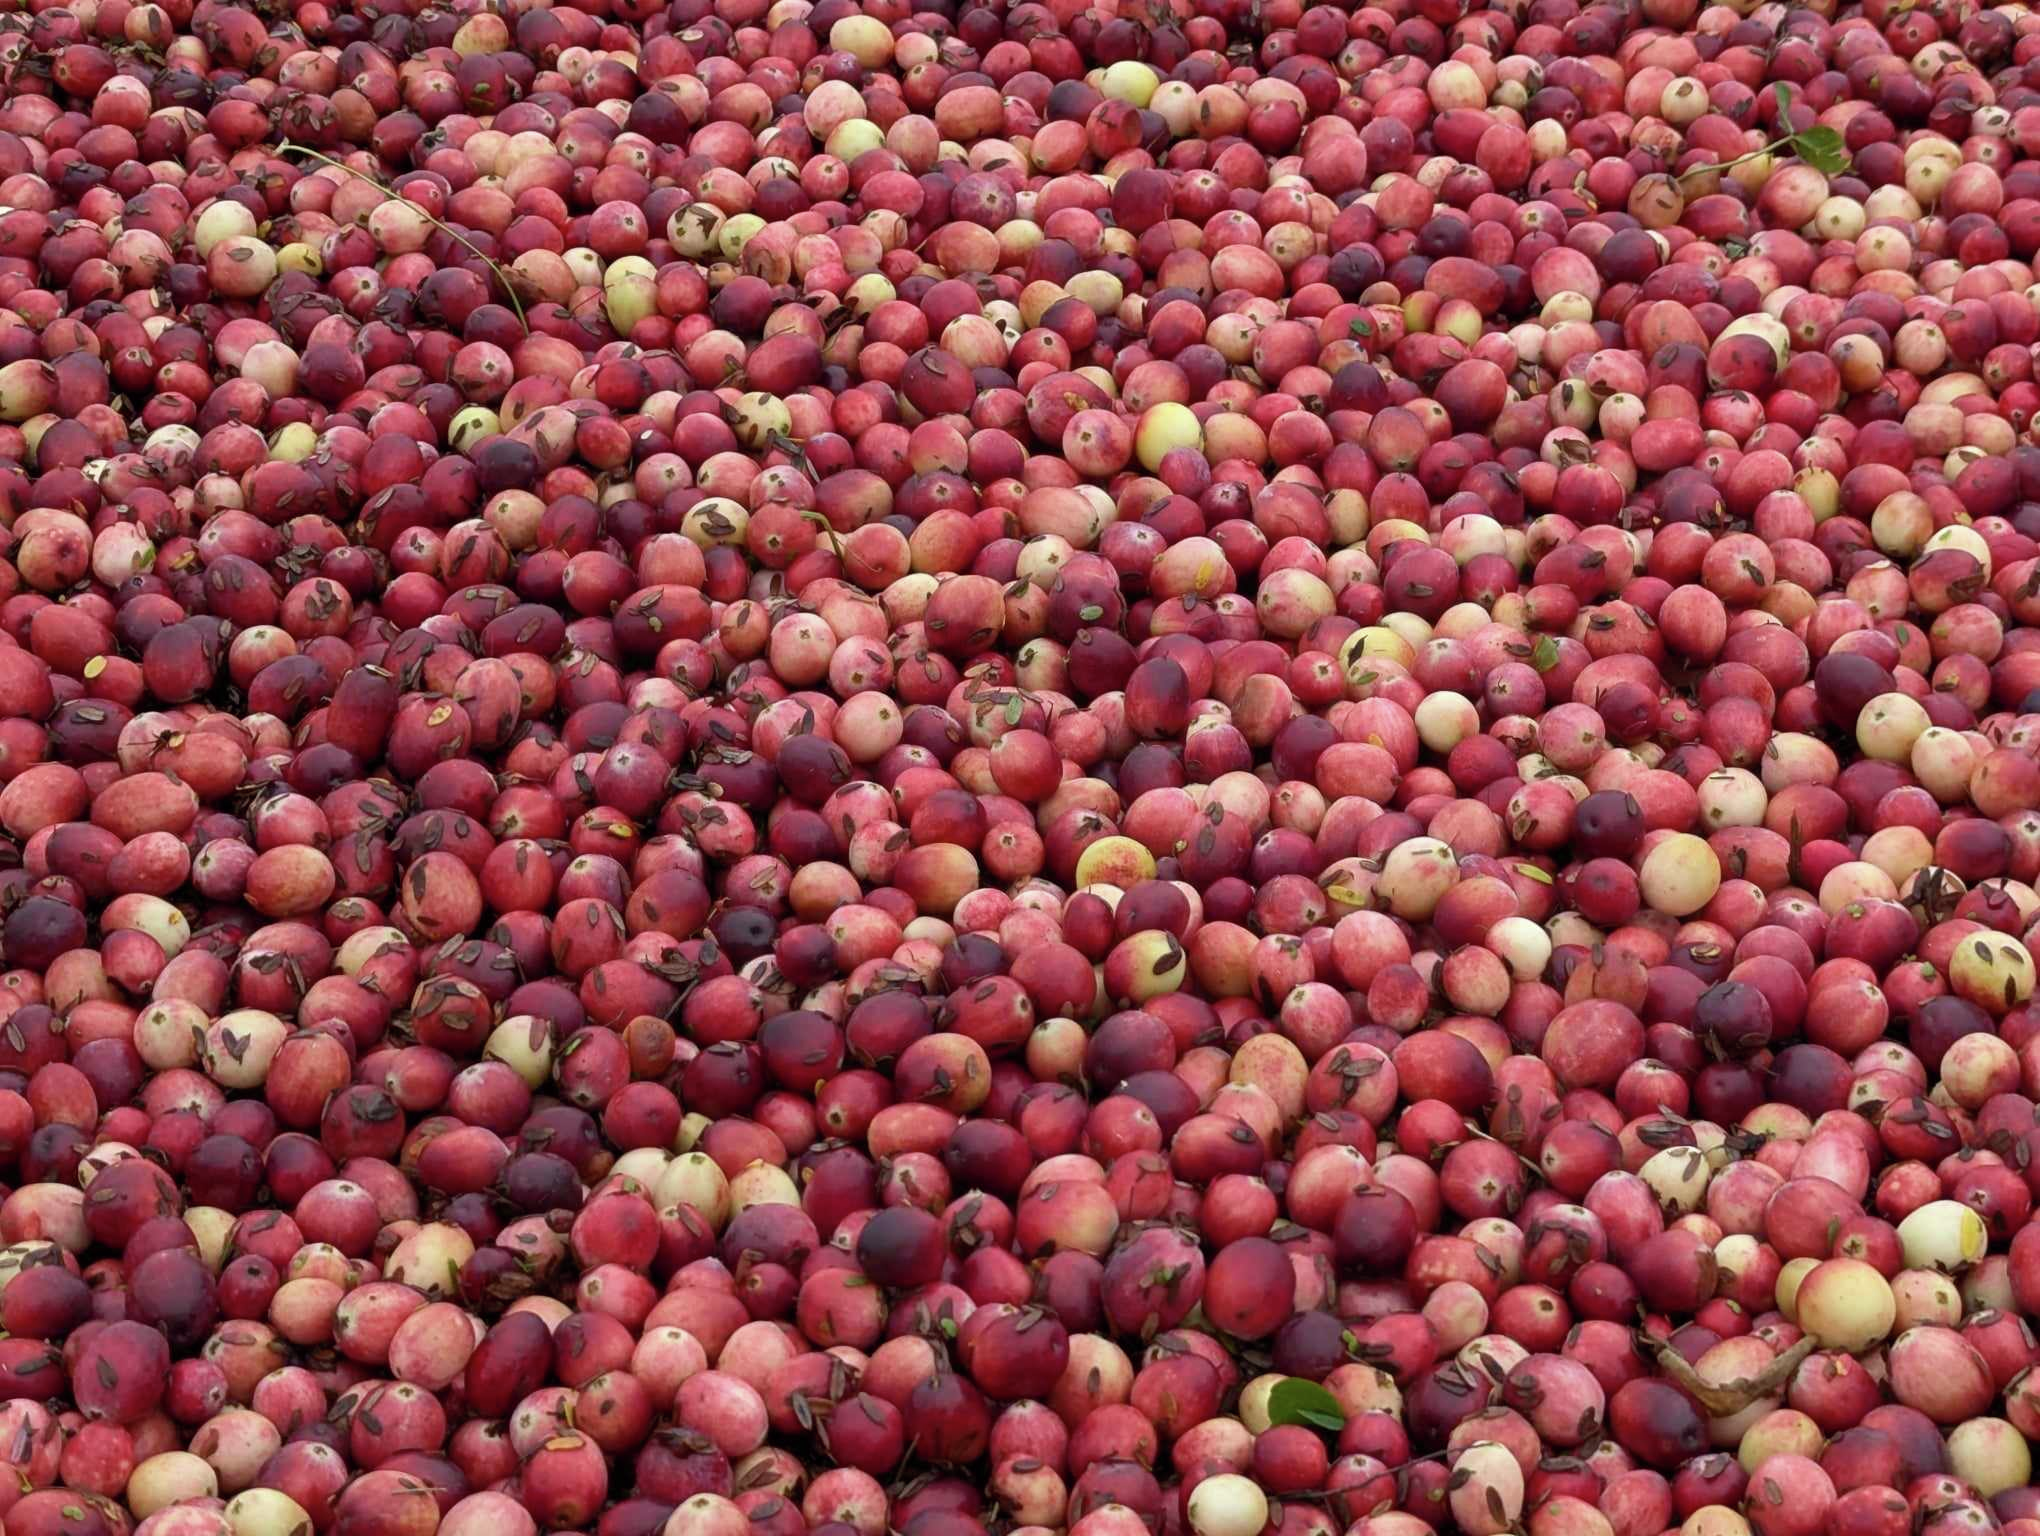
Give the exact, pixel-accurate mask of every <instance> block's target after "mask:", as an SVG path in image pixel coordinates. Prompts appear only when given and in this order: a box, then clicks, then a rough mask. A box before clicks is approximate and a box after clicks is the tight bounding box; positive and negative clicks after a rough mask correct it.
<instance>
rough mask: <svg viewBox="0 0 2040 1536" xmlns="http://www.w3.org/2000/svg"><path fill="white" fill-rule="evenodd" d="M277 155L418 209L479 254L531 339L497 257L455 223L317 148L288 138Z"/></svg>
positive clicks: (426, 217) (514, 293) (529, 331)
mask: <svg viewBox="0 0 2040 1536" xmlns="http://www.w3.org/2000/svg"><path fill="white" fill-rule="evenodd" d="M276 152H277V153H278V154H280V155H304V156H306V157H308V158H310V159H313V160H316V161H318V162H319V163H320V164H321V165H330V166H332V167H333V169H334V170H336V171H344V172H345V173H346V174H348V175H349V176H353V177H355V178H357V179H358V180H361V181H365V182H367V183H368V184H369V185H370V186H371V187H374V188H375V189H376V191H378V192H380V193H382V195H383V196H384V197H388V198H395V199H396V200H397V201H398V202H402V203H409V204H410V206H411V207H413V208H417V209H418V216H419V217H420V218H422V219H424V220H425V222H426V223H428V224H430V225H432V226H433V227H434V228H435V229H438V230H440V231H441V232H442V233H444V234H446V235H448V236H450V237H451V238H453V239H455V240H458V241H459V242H460V243H461V244H462V245H464V246H466V247H467V248H468V249H469V250H471V251H473V252H474V253H475V255H477V256H479V257H480V258H481V259H482V262H483V263H484V264H485V265H486V266H487V267H488V269H489V270H490V271H491V272H493V273H495V274H496V281H497V282H499V283H501V284H502V285H503V292H504V293H505V294H506V295H508V296H509V299H510V307H511V308H512V309H514V310H515V311H516V312H517V323H518V324H519V325H521V326H522V327H524V334H525V335H527V336H529V335H530V334H531V322H530V321H529V320H527V319H525V318H524V305H523V303H522V301H520V300H519V299H518V297H517V290H516V289H515V288H514V287H512V286H511V283H510V274H509V273H507V272H505V271H504V270H503V268H502V267H501V266H500V265H498V264H497V262H496V260H495V258H494V257H492V256H490V255H489V253H488V252H487V251H484V250H483V249H482V248H481V247H480V246H478V245H476V244H475V243H474V241H472V240H470V239H468V237H467V236H466V235H464V234H462V233H461V232H460V231H459V230H457V229H455V228H454V227H453V226H452V225H451V224H448V223H447V222H446V221H445V220H443V219H439V218H435V217H434V216H433V215H432V214H431V213H429V212H427V211H426V210H425V209H423V208H419V207H418V204H416V203H412V202H411V200H410V199H409V198H407V197H405V196H404V195H403V194H402V193H401V192H395V191H392V190H391V189H390V188H388V187H386V186H384V185H383V184H382V183H381V182H380V181H378V180H376V178H375V177H373V176H371V175H369V174H368V172H366V171H358V170H356V169H355V168H354V167H353V166H351V165H348V164H346V163H345V162H343V161H339V160H335V159H334V158H333V157H332V156H331V155H322V154H320V153H319V151H317V150H316V149H308V148H306V147H305V146H304V145H302V144H293V143H291V142H290V140H288V139H285V140H284V141H283V142H282V143H281V144H279V145H277V146H276Z"/></svg>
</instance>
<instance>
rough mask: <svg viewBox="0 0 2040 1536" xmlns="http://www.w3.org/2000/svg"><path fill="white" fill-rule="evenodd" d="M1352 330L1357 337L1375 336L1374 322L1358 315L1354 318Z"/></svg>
mask: <svg viewBox="0 0 2040 1536" xmlns="http://www.w3.org/2000/svg"><path fill="white" fill-rule="evenodd" d="M1351 329H1352V332H1353V334H1354V335H1355V336H1372V335H1373V334H1374V322H1373V321H1371V320H1367V319H1363V318H1361V317H1360V316H1357V315H1356V316H1354V318H1353V324H1352V327H1351Z"/></svg>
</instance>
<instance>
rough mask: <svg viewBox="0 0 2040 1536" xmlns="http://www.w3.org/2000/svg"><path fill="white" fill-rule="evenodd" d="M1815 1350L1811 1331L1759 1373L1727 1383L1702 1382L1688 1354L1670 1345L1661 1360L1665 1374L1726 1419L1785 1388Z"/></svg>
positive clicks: (1716, 1415) (1661, 1354)
mask: <svg viewBox="0 0 2040 1536" xmlns="http://www.w3.org/2000/svg"><path fill="white" fill-rule="evenodd" d="M1813 1350H1814V1339H1813V1336H1812V1335H1811V1334H1808V1335H1807V1336H1806V1337H1804V1338H1802V1339H1801V1340H1800V1341H1799V1342H1798V1343H1797V1344H1794V1345H1793V1346H1792V1347H1791V1348H1790V1349H1788V1350H1786V1351H1785V1353H1784V1354H1782V1355H1780V1356H1779V1357H1778V1358H1777V1359H1776V1360H1773V1361H1772V1362H1771V1363H1770V1364H1769V1365H1767V1366H1765V1367H1764V1369H1763V1370H1762V1371H1760V1372H1758V1373H1757V1374H1756V1375H1755V1376H1752V1377H1750V1378H1748V1379H1747V1380H1743V1381H1730V1382H1724V1383H1722V1384H1721V1385H1719V1386H1715V1385H1713V1384H1712V1383H1709V1382H1705V1381H1702V1380H1701V1379H1700V1376H1699V1373H1698V1372H1696V1371H1695V1370H1694V1369H1693V1367H1692V1366H1690V1365H1688V1364H1687V1363H1686V1357H1685V1356H1684V1355H1682V1354H1680V1353H1679V1352H1678V1351H1677V1350H1676V1349H1674V1348H1672V1347H1671V1345H1669V1344H1667V1345H1664V1346H1663V1347H1662V1348H1660V1349H1659V1350H1658V1352H1657V1361H1658V1364H1659V1366H1661V1367H1662V1368H1663V1370H1664V1373H1665V1374H1666V1375H1667V1376H1669V1377H1671V1379H1672V1380H1673V1381H1674V1382H1676V1383H1677V1384H1678V1385H1679V1386H1681V1387H1684V1388H1685V1389H1686V1391H1687V1392H1689V1393H1691V1394H1692V1396H1693V1397H1694V1399H1695V1400H1696V1401H1698V1403H1699V1404H1700V1406H1701V1407H1702V1408H1705V1409H1706V1410H1707V1411H1708V1413H1709V1414H1711V1415H1713V1416H1714V1417H1715V1418H1718V1419H1725V1418H1728V1417H1729V1416H1730V1415H1732V1414H1738V1413H1741V1412H1742V1411H1743V1409H1745V1408H1747V1407H1749V1405H1750V1404H1751V1403H1754V1402H1755V1401H1757V1399H1758V1398H1761V1397H1769V1396H1771V1395H1772V1394H1773V1393H1774V1392H1776V1391H1777V1390H1778V1389H1779V1388H1781V1387H1783V1386H1784V1385H1785V1383H1786V1382H1788V1381H1790V1380H1791V1379H1792V1373H1793V1372H1794V1371H1796V1370H1798V1369H1799V1366H1800V1362H1802V1361H1803V1360H1805V1359H1806V1357H1807V1356H1808V1355H1810V1354H1812V1353H1813Z"/></svg>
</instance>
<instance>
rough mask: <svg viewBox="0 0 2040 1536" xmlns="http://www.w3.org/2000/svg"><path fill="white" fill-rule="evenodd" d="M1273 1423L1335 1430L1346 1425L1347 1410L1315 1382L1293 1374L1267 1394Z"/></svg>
mask: <svg viewBox="0 0 2040 1536" xmlns="http://www.w3.org/2000/svg"><path fill="white" fill-rule="evenodd" d="M1268 1422H1269V1423H1270V1424H1308V1425H1309V1426H1310V1427H1311V1428H1312V1429H1328V1430H1331V1431H1333V1432H1334V1433H1336V1432H1337V1431H1339V1430H1342V1429H1344V1428H1345V1427H1346V1410H1345V1409H1343V1408H1341V1407H1340V1406H1339V1400H1338V1399H1337V1398H1336V1397H1334V1396H1332V1394H1331V1393H1329V1392H1327V1391H1326V1390H1325V1389H1324V1388H1323V1387H1321V1386H1319V1385H1318V1384H1317V1383H1316V1382H1314V1381H1305V1380H1304V1379H1303V1378H1302V1377H1300V1376H1291V1377H1290V1378H1289V1379H1288V1380H1286V1381H1279V1382H1277V1383H1276V1384H1275V1390H1274V1391H1272V1392H1270V1393H1269V1394H1268Z"/></svg>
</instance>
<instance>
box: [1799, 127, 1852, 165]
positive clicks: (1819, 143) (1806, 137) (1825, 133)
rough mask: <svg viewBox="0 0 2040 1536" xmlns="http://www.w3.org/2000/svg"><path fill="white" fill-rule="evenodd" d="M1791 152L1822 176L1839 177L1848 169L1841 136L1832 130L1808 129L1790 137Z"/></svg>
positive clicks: (1847, 158) (1846, 155) (1847, 160)
mask: <svg viewBox="0 0 2040 1536" xmlns="http://www.w3.org/2000/svg"><path fill="white" fill-rule="evenodd" d="M1792 152H1793V153H1794V154H1795V155H1797V156H1799V158H1800V159H1802V160H1804V161H1805V162H1806V163H1807V164H1808V165H1810V166H1812V167H1813V168H1814V169H1815V170H1816V171H1819V172H1820V173H1821V174H1822V175H1823V176H1839V175H1840V174H1841V173H1842V172H1843V171H1845V170H1847V169H1848V168H1849V154H1848V151H1847V150H1845V149H1844V148H1843V147H1842V136H1841V135H1840V134H1839V133H1837V132H1836V131H1835V130H1834V129H1832V128H1809V129H1807V130H1806V132H1804V133H1795V134H1794V135H1793V136H1792Z"/></svg>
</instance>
